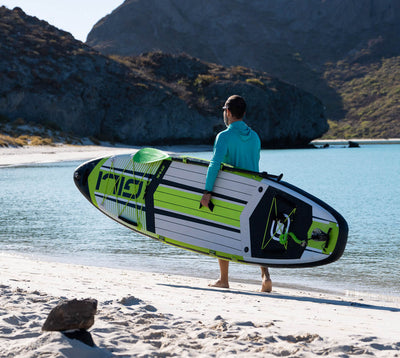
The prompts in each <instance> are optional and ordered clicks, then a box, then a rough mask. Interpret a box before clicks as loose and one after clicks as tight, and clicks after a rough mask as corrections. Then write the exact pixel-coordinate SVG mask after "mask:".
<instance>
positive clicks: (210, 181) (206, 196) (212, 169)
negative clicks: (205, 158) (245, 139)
mask: <svg viewBox="0 0 400 358" xmlns="http://www.w3.org/2000/svg"><path fill="white" fill-rule="evenodd" d="M227 150H228V147H227V144H226V141H225V138H224V135H221V133H220V134H219V135H218V136H217V138H216V139H215V145H214V154H213V157H212V159H211V161H210V165H209V166H208V169H207V177H206V185H205V191H204V193H203V196H202V198H201V200H200V203H201V205H202V206H205V207H207V208H208V207H209V203H210V199H211V192H212V190H213V188H214V183H215V180H216V179H217V176H218V172H219V169H220V168H221V163H222V161H223V160H224V158H225V155H226V152H227Z"/></svg>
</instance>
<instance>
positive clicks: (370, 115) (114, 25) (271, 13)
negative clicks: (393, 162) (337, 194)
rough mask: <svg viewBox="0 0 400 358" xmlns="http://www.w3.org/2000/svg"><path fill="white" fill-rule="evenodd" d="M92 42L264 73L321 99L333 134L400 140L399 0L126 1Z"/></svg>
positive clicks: (104, 48)
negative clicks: (175, 55)
mask: <svg viewBox="0 0 400 358" xmlns="http://www.w3.org/2000/svg"><path fill="white" fill-rule="evenodd" d="M87 43H88V44H89V45H90V46H92V47H94V48H95V49H97V50H99V51H100V52H102V53H104V54H119V55H138V54H140V53H142V52H146V51H153V50H155V49H157V50H161V51H164V52H167V53H174V54H178V53H181V52H185V53H188V54H190V55H192V56H195V57H197V58H200V59H202V60H206V61H211V62H214V63H218V64H222V65H224V66H237V65H241V66H245V67H249V68H254V69H256V70H259V71H265V72H268V73H270V74H273V75H274V76H276V77H278V78H280V79H283V80H285V81H287V82H289V83H292V84H295V85H297V86H299V87H301V88H304V89H305V90H307V91H309V92H311V93H313V94H315V95H317V96H318V97H319V98H321V99H322V101H323V103H324V104H325V106H326V108H327V110H326V113H327V117H328V119H330V120H331V122H330V123H331V131H330V134H331V135H347V136H349V137H351V136H356V135H357V136H373V137H390V136H395V137H400V124H399V117H400V108H399V102H400V67H399V65H398V64H399V61H400V47H399V43H400V1H398V0H362V1H349V0H269V1H265V0H252V1H250V2H249V1H244V0H215V1H208V0H163V1H155V0H126V1H125V2H124V3H123V4H122V5H121V6H120V7H118V8H117V9H115V10H114V12H113V13H112V14H110V15H108V16H106V17H105V18H103V19H101V20H100V21H99V22H98V23H97V24H96V25H95V26H94V28H93V29H92V31H91V32H90V33H89V35H88V38H87ZM389 67H390V70H389ZM382 74H384V76H383V77H382ZM371 79H373V80H371ZM371 81H372V82H373V85H372V86H370V84H371ZM360 87H362V89H361V91H360ZM360 92H361V93H360ZM387 94H389V98H388V97H387Z"/></svg>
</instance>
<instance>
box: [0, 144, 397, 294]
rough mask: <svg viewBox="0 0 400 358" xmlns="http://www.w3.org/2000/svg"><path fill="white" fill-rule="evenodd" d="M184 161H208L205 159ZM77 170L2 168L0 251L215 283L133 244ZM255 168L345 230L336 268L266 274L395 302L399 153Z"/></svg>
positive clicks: (329, 153)
mask: <svg viewBox="0 0 400 358" xmlns="http://www.w3.org/2000/svg"><path fill="white" fill-rule="evenodd" d="M183 154H189V155H192V156H195V157H198V158H205V159H209V158H210V157H211V152H197V153H183ZM79 164H80V163H78V162H63V163H55V164H51V165H49V164H46V165H31V166H23V167H8V168H1V169H0V207H1V209H0V252H5V253H12V254H18V255H23V256H27V257H33V258H41V259H45V260H54V261H60V262H68V263H79V264H84V265H96V266H108V267H118V268H124V269H135V270H139V271H154V272H160V273H172V274H183V275H190V276H194V277H196V276H201V277H207V278H210V280H213V279H216V278H217V276H218V273H219V271H218V265H217V260H216V259H213V258H209V257H207V256H202V255H199V254H195V253H191V252H188V251H185V250H181V249H177V248H174V247H171V246H168V245H164V244H162V243H159V242H157V241H155V240H152V239H149V238H146V237H143V236H140V235H138V234H136V233H134V232H132V231H130V230H128V229H127V228H125V227H123V226H121V225H119V224H116V223H115V222H114V221H112V220H111V219H109V218H107V217H106V216H104V215H103V214H101V213H100V212H99V211H98V210H97V209H95V208H94V207H93V206H92V205H91V204H90V203H89V202H88V201H87V200H86V199H85V198H84V197H83V196H82V195H81V194H80V193H79V191H78V190H77V189H76V188H75V185H74V183H73V179H72V176H73V172H74V169H75V168H76V167H77V166H78V165H79ZM260 164H261V165H260V169H261V170H263V171H268V172H269V173H271V174H280V173H283V174H284V177H283V180H285V181H288V182H290V183H291V184H294V185H296V186H298V187H300V188H302V189H304V190H306V191H308V192H310V193H311V194H313V195H315V196H317V197H319V198H321V199H322V200H323V201H325V202H327V203H328V204H329V205H331V206H332V207H334V208H335V209H336V210H337V211H338V212H340V213H341V214H342V215H343V216H344V218H345V219H346V220H347V222H348V224H349V238H348V244H347V247H346V250H345V252H344V255H343V256H342V258H341V259H340V260H339V261H337V262H335V263H332V264H329V265H326V266H319V267H314V268H302V269H278V268H273V269H270V272H271V276H272V280H273V282H274V283H275V284H277V285H281V286H283V285H285V286H291V287H298V288H303V287H304V288H311V289H323V290H332V291H339V292H345V291H350V293H351V294H358V293H368V294H378V295H390V296H397V297H399V296H400V282H399V281H400V279H399V277H400V260H399V258H400V145H365V146H362V147H361V148H354V149H353V148H352V149H350V148H334V147H331V148H329V149H315V150H312V149H304V150H300V149H297V150H263V151H262V154H261V162H260ZM0 259H1V258H0ZM230 276H231V280H245V281H251V282H260V270H259V268H258V267H255V266H247V265H242V264H237V263H232V264H231V265H230ZM194 281H195V279H194ZM194 284H195V283H194Z"/></svg>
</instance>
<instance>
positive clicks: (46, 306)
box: [0, 254, 400, 357]
mask: <svg viewBox="0 0 400 358" xmlns="http://www.w3.org/2000/svg"><path fill="white" fill-rule="evenodd" d="M0 277H1V279H0V352H1V353H0V355H1V357H111V356H115V357H146V356H147V357H153V356H157V357H169V356H179V357H181V356H184V357H188V356H211V357H225V356H231V355H232V356H233V355H238V356H249V357H266V356H267V357H268V356H290V357H316V356H321V355H323V356H326V355H327V356H334V357H349V356H353V355H359V356H360V355H361V356H363V355H365V356H367V355H368V356H377V357H396V356H399V355H400V323H399V322H400V320H399V318H400V302H399V301H398V300H396V299H393V300H391V301H389V300H386V301H385V300H384V299H383V298H382V299H380V300H378V299H376V298H375V299H372V298H366V297H344V296H336V295H331V294H325V293H315V292H306V291H296V290H292V289H287V288H280V287H278V288H277V287H275V288H274V290H273V292H272V293H270V294H266V293H259V292H257V289H258V288H259V287H258V286H255V285H250V284H243V283H235V282H233V283H232V284H231V288H230V289H228V290H226V289H217V288H210V287H208V286H207V283H208V281H207V280H205V279H199V278H190V277H185V276H175V275H165V274H162V273H148V272H138V271H130V270H120V269H111V268H102V267H87V266H80V265H71V264H64V263H54V262H45V261H38V260H35V259H29V258H23V257H18V256H12V255H8V254H0ZM73 298H77V299H80V298H95V299H97V300H98V301H99V305H98V313H97V315H96V317H95V323H94V325H93V327H92V328H91V329H90V333H91V335H92V337H93V340H94V342H95V344H96V347H93V348H92V347H89V346H86V345H85V344H83V343H81V342H79V341H77V340H71V339H68V338H66V337H65V336H63V335H62V334H61V333H59V332H42V331H41V326H42V324H43V323H44V321H45V319H46V317H47V315H48V314H49V312H50V310H51V309H52V308H53V307H55V306H56V305H57V303H58V302H59V301H60V300H61V299H73Z"/></svg>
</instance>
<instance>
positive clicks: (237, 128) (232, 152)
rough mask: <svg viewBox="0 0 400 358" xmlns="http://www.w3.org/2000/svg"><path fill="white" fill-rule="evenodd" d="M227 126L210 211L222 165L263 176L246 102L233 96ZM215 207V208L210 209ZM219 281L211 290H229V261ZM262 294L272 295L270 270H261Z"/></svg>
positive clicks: (209, 185)
mask: <svg viewBox="0 0 400 358" xmlns="http://www.w3.org/2000/svg"><path fill="white" fill-rule="evenodd" d="M223 110H224V113H223V116H224V122H225V125H226V126H227V129H225V130H224V131H222V132H220V133H218V135H217V137H216V138H215V143H214V153H213V157H212V159H211V161H210V165H209V166H208V170H207V177H206V185H205V190H204V194H203V196H202V198H201V201H200V203H201V205H202V206H205V207H207V208H209V205H210V204H211V202H210V200H211V196H212V190H213V188H214V183H215V180H216V178H217V176H218V171H219V169H220V167H221V163H226V164H230V165H233V166H234V167H237V168H241V169H246V170H251V171H255V172H259V161H260V149H261V142H260V138H259V137H258V135H257V133H256V132H255V131H253V130H252V129H251V128H250V127H249V126H247V124H246V123H245V122H244V121H243V117H244V115H245V112H246V102H245V100H244V99H243V98H242V97H240V96H238V95H233V96H230V97H229V98H228V99H227V100H226V102H225V105H224V107H223ZM210 206H211V205H210ZM218 263H219V268H220V277H219V279H218V280H217V281H216V282H214V283H212V284H210V286H211V287H221V288H229V277H228V276H229V261H226V260H221V259H218ZM261 277H262V285H261V292H271V290H272V281H271V279H270V276H269V271H268V268H267V267H261Z"/></svg>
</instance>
